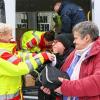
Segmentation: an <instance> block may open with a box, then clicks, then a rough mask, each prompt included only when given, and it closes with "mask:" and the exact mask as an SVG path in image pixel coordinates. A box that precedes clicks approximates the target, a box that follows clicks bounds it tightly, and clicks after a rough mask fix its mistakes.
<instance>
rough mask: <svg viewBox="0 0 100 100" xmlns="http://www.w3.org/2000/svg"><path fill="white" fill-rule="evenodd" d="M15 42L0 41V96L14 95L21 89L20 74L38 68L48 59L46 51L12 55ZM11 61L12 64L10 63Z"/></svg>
mask: <svg viewBox="0 0 100 100" xmlns="http://www.w3.org/2000/svg"><path fill="white" fill-rule="evenodd" d="M14 47H15V44H12V43H0V96H1V98H3V97H5V96H8V97H10V95H12V97H13V96H14V94H15V93H17V92H18V91H19V90H20V89H21V85H22V81H21V76H22V75H25V74H28V73H29V72H31V71H33V70H35V69H37V68H38V66H39V65H40V64H43V63H44V61H45V60H47V59H48V56H47V54H46V52H43V53H40V54H37V55H36V56H35V57H34V56H32V55H31V54H30V55H31V56H29V58H27V57H23V61H22V58H19V57H18V56H17V55H13V53H12V50H13V48H14ZM3 50H4V51H3ZM12 63H13V64H12ZM1 98H0V100H2V99H1Z"/></svg>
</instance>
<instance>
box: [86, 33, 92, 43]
mask: <svg viewBox="0 0 100 100" xmlns="http://www.w3.org/2000/svg"><path fill="white" fill-rule="evenodd" d="M85 40H86V41H87V42H89V41H91V37H90V35H89V34H87V35H86V36H85Z"/></svg>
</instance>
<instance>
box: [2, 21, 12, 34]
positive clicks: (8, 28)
mask: <svg viewBox="0 0 100 100" xmlns="http://www.w3.org/2000/svg"><path fill="white" fill-rule="evenodd" d="M11 30H12V27H11V26H10V25H9V24H6V23H0V34H7V33H8V32H9V31H11Z"/></svg>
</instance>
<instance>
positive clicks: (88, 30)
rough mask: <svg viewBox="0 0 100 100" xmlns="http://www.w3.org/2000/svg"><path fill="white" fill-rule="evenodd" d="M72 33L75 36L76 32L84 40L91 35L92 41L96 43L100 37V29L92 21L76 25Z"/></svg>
mask: <svg viewBox="0 0 100 100" xmlns="http://www.w3.org/2000/svg"><path fill="white" fill-rule="evenodd" d="M72 32H73V34H74V32H79V33H80V35H81V38H84V37H85V36H86V35H87V34H89V35H90V37H91V39H92V41H95V40H96V39H97V38H98V37H99V29H98V27H97V26H96V25H95V23H93V22H91V21H83V22H80V23H78V24H76V25H75V26H74V27H73V30H72Z"/></svg>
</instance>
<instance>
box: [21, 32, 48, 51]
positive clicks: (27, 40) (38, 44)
mask: <svg viewBox="0 0 100 100" xmlns="http://www.w3.org/2000/svg"><path fill="white" fill-rule="evenodd" d="M44 33H45V32H40V31H27V32H25V33H24V34H23V36H22V49H23V50H28V51H30V52H39V51H40V50H44V49H46V46H45V42H44V36H43V34H44Z"/></svg>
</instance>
